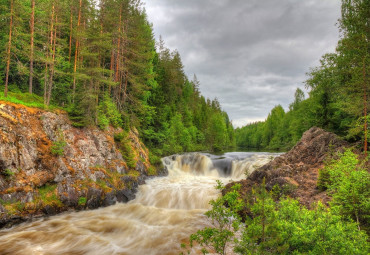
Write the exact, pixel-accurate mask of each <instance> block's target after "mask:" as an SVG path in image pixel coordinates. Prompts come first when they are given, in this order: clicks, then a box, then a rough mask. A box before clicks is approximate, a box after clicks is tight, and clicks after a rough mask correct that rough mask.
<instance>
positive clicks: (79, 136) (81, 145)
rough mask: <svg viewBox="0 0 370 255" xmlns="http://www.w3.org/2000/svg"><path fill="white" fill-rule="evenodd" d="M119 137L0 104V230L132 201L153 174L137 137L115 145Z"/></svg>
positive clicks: (53, 114) (61, 117)
mask: <svg viewBox="0 0 370 255" xmlns="http://www.w3.org/2000/svg"><path fill="white" fill-rule="evenodd" d="M121 132H122V130H120V129H114V128H109V129H108V130H106V131H101V130H99V129H97V128H85V129H79V128H75V127H73V126H72V125H71V123H70V121H69V119H68V116H67V114H65V113H63V112H61V111H59V112H47V111H43V110H40V109H36V108H29V107H25V106H22V105H17V104H12V103H6V102H0V227H2V226H6V225H10V224H13V223H14V222H20V221H24V220H27V219H30V218H32V217H38V216H43V215H52V214H56V213H59V212H62V211H66V210H68V209H71V208H73V209H93V208H97V207H100V206H108V205H113V204H115V203H116V202H127V201H129V200H131V199H133V198H134V197H135V192H136V189H137V187H138V185H139V184H142V183H144V181H145V178H147V177H148V176H149V175H154V174H155V172H156V171H155V169H154V168H153V167H152V166H151V165H150V163H149V156H148V150H147V149H146V148H145V147H144V146H143V145H142V143H141V142H140V140H139V138H138V133H137V131H136V130H133V131H130V132H129V133H128V134H127V135H126V136H125V137H124V138H122V139H120V141H118V142H117V141H115V139H114V135H116V134H119V133H121ZM122 143H125V145H126V146H124V148H126V150H127V148H130V153H129V154H130V155H129V156H130V161H131V163H130V167H128V164H127V162H126V161H127V155H125V153H121V151H122V150H120V149H121V147H122ZM124 152H125V151H124ZM132 162H134V165H132V164H133V163H132ZM162 174H163V173H162Z"/></svg>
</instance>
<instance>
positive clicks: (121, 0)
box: [0, 0, 235, 155]
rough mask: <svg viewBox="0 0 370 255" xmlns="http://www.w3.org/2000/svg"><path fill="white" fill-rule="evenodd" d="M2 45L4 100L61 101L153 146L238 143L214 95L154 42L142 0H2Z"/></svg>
mask: <svg viewBox="0 0 370 255" xmlns="http://www.w3.org/2000/svg"><path fill="white" fill-rule="evenodd" d="M0 53H1V59H0V69H1V70H4V71H3V72H0V80H1V81H3V82H0V87H2V90H3V91H4V93H3V94H2V93H1V94H0V99H3V100H4V99H6V100H11V99H14V100H16V99H17V100H18V101H19V100H21V101H22V100H26V101H34V102H32V103H37V104H39V105H40V106H41V107H55V106H56V107H61V108H63V109H66V110H67V111H68V112H69V115H70V117H71V119H72V120H73V122H74V125H75V126H81V127H84V126H92V125H97V126H99V127H100V128H102V129H105V128H106V127H107V126H108V125H113V126H116V127H118V126H120V127H123V128H125V129H129V128H132V127H136V128H137V129H138V130H139V131H140V133H141V135H142V138H143V140H144V142H145V144H146V145H147V146H149V147H150V149H151V150H152V151H153V152H154V153H155V154H157V155H164V154H171V153H175V152H182V151H192V150H225V149H227V148H228V147H232V146H233V145H235V138H234V130H233V127H232V124H231V122H230V121H229V118H228V116H227V114H226V113H225V112H223V111H222V110H221V107H220V105H219V103H218V101H217V100H216V99H215V100H212V101H211V100H209V99H205V98H204V97H203V96H202V95H200V93H199V81H198V80H197V79H196V77H195V78H194V79H193V80H192V81H190V80H189V79H188V78H187V77H186V75H185V74H184V70H183V65H182V62H181V58H180V55H179V53H178V52H177V51H174V52H170V51H169V50H168V49H166V48H165V47H164V45H163V42H160V43H159V45H158V46H157V47H156V45H155V40H154V36H153V29H152V25H151V24H150V23H149V22H148V20H147V15H146V13H145V9H144V8H143V7H142V3H141V2H140V0H100V1H99V4H98V6H97V5H96V1H94V0H58V1H55V0H40V1H35V0H4V1H0ZM25 93H28V94H25ZM30 94H32V96H31V95H30Z"/></svg>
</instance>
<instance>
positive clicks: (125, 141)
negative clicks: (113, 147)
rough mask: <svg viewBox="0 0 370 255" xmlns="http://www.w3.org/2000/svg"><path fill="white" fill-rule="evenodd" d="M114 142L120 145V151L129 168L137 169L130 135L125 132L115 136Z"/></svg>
mask: <svg viewBox="0 0 370 255" xmlns="http://www.w3.org/2000/svg"><path fill="white" fill-rule="evenodd" d="M114 140H115V141H116V142H117V143H118V147H119V150H120V151H121V153H122V157H123V159H124V160H125V162H126V164H127V166H128V167H129V168H135V167H136V160H135V154H134V152H133V150H132V148H131V142H130V140H129V138H128V133H127V132H125V131H123V132H121V133H118V134H115V135H114Z"/></svg>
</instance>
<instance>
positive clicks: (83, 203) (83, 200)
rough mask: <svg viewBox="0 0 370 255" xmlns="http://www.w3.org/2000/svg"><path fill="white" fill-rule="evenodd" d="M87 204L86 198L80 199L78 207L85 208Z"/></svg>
mask: <svg viewBox="0 0 370 255" xmlns="http://www.w3.org/2000/svg"><path fill="white" fill-rule="evenodd" d="M86 202H87V199H86V197H80V198H79V199H78V205H81V206H84V205H85V204H86Z"/></svg>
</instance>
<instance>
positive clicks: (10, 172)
mask: <svg viewBox="0 0 370 255" xmlns="http://www.w3.org/2000/svg"><path fill="white" fill-rule="evenodd" d="M1 174H2V175H4V176H5V177H6V178H8V179H10V178H12V177H13V176H14V175H15V172H14V171H13V170H12V169H9V168H7V169H5V170H4V171H2V172H1Z"/></svg>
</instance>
